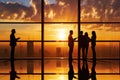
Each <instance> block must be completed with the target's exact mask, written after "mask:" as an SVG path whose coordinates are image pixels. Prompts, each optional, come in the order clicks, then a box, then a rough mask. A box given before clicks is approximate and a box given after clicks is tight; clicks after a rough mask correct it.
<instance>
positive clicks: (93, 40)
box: [91, 31, 96, 59]
mask: <svg viewBox="0 0 120 80" xmlns="http://www.w3.org/2000/svg"><path fill="white" fill-rule="evenodd" d="M95 46H96V32H95V31H92V37H91V48H92V53H93V59H96V51H95Z"/></svg>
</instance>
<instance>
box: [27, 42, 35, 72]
mask: <svg viewBox="0 0 120 80" xmlns="http://www.w3.org/2000/svg"><path fill="white" fill-rule="evenodd" d="M33 56H34V44H33V42H27V57H33ZM33 72H34V62H33V60H28V61H27V73H28V74H31V73H33Z"/></svg>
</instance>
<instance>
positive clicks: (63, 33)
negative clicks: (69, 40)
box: [58, 29, 66, 40]
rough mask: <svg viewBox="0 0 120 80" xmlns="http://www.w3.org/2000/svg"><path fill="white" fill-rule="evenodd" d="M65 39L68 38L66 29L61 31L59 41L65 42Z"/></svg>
mask: <svg viewBox="0 0 120 80" xmlns="http://www.w3.org/2000/svg"><path fill="white" fill-rule="evenodd" d="M65 37H66V34H65V30H64V29H59V33H58V39H59V40H65Z"/></svg>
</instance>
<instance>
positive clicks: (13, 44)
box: [10, 29, 20, 80]
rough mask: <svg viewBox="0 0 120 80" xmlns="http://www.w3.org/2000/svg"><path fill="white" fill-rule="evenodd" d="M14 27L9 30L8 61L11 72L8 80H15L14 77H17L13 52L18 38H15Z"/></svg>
mask: <svg viewBox="0 0 120 80" xmlns="http://www.w3.org/2000/svg"><path fill="white" fill-rule="evenodd" d="M15 33H16V31H15V29H12V30H11V35H10V46H11V55H10V61H11V72H10V80H15V78H19V77H18V76H17V75H16V71H15V66H14V53H15V46H16V42H17V41H18V40H19V39H20V38H15Z"/></svg>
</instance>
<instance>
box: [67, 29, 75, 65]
mask: <svg viewBox="0 0 120 80" xmlns="http://www.w3.org/2000/svg"><path fill="white" fill-rule="evenodd" d="M72 35H73V30H70V31H69V36H68V46H69V66H70V62H72V53H73V48H74V41H75V39H76V38H74V39H73V37H72Z"/></svg>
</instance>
